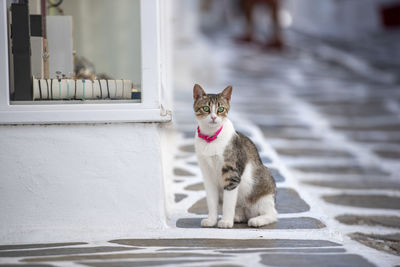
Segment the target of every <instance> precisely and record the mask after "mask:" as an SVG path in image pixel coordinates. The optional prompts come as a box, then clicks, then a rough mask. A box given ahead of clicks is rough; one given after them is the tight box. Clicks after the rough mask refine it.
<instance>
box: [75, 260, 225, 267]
mask: <svg viewBox="0 0 400 267" xmlns="http://www.w3.org/2000/svg"><path fill="white" fill-rule="evenodd" d="M215 261H218V260H205V259H202V260H201V262H215ZM198 262H199V260H159V261H108V262H100V261H99V262H80V263H79V264H82V265H87V266H93V267H136V266H139V267H140V266H162V265H170V266H171V265H172V266H174V265H179V266H181V265H180V264H185V263H186V264H191V263H198ZM191 266H192V265H191Z"/></svg>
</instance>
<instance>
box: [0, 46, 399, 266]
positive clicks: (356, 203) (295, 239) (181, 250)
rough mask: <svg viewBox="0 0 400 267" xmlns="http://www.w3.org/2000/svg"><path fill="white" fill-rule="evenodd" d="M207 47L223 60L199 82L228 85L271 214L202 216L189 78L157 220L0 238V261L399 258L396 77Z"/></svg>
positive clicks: (373, 261) (367, 261)
mask: <svg viewBox="0 0 400 267" xmlns="http://www.w3.org/2000/svg"><path fill="white" fill-rule="evenodd" d="M211 47H212V52H213V53H214V55H215V57H216V58H217V59H216V60H215V61H214V63H213V64H218V66H217V68H218V69H220V72H219V73H218V75H216V76H217V79H215V80H212V81H211V82H209V84H207V85H205V86H204V87H205V89H206V90H212V91H218V90H221V89H223V88H224V86H226V85H227V84H228V83H229V84H232V85H233V86H234V91H233V103H232V112H231V113H230V117H231V119H232V120H233V122H234V124H235V126H236V128H237V130H239V131H241V132H243V133H245V134H246V135H248V136H249V137H250V138H251V139H252V140H253V141H254V142H255V144H256V145H257V147H258V149H259V151H260V154H261V157H262V160H263V162H264V164H265V165H266V166H268V167H269V168H270V169H271V171H272V173H273V175H274V178H275V179H276V182H277V186H278V195H277V209H278V212H279V221H278V222H277V223H274V224H272V225H269V226H265V227H262V228H261V229H254V228H249V227H247V225H245V224H237V225H235V227H234V229H217V228H211V229H204V228H201V227H200V220H201V218H204V217H205V213H206V204H205V200H204V197H205V192H204V190H203V185H202V179H201V173H200V170H199V168H198V166H197V160H196V157H195V155H194V148H193V136H194V131H195V128H196V123H195V121H194V116H193V113H192V109H191V105H192V96H191V87H192V84H191V83H190V84H187V88H185V89H184V90H178V91H177V92H176V102H175V114H174V118H175V122H176V129H177V138H176V139H177V140H176V142H177V147H176V150H175V151H174V155H173V156H174V157H175V160H174V169H173V175H171V177H169V178H170V179H168V180H167V181H166V188H167V198H168V205H167V209H168V227H166V229H154V231H149V232H147V233H143V234H142V235H140V236H135V237H124V238H120V237H117V238H118V239H114V240H109V241H97V242H85V240H81V241H82V242H74V243H52V244H24V245H10V246H0V266H31V267H32V266H395V265H399V264H400V258H399V251H400V247H399V244H400V242H399V241H400V234H399V233H400V231H399V228H400V216H399V209H400V193H399V191H400V181H399V176H398V173H399V171H400V164H398V160H399V157H400V91H399V89H400V88H399V86H398V85H393V84H391V85H387V84H379V83H371V82H366V81H365V79H363V78H361V77H359V76H357V75H355V74H354V73H351V72H349V71H348V70H346V69H343V68H341V67H340V66H337V65H330V64H328V63H326V62H324V61H320V60H318V59H316V58H314V57H312V56H310V55H309V54H307V53H304V52H300V51H297V50H295V49H292V50H288V51H286V52H284V53H265V52H262V51H259V50H257V49H255V48H254V47H240V46H234V45H232V44H230V43H229V42H228V41H226V40H219V41H218V42H217V43H213V44H212V46H211ZM189 50H190V48H189ZM192 52H193V51H192ZM192 52H190V51H189V52H187V51H186V52H185V51H183V50H182V51H181V52H180V53H188V54H184V57H183V58H190V55H191V53H192ZM218 55H223V56H218ZM178 63H179V62H178ZM181 64H184V62H181ZM207 68H211V66H207ZM177 75H180V73H177ZM196 75H197V73H194V74H193V75H192V76H191V77H190V79H189V80H190V82H192V81H193V82H197V76H196ZM210 88H211V89H210Z"/></svg>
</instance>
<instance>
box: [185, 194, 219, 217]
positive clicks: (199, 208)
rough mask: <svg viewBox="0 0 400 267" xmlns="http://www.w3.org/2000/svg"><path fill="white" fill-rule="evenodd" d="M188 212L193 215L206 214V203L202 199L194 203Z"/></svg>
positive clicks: (204, 199)
mask: <svg viewBox="0 0 400 267" xmlns="http://www.w3.org/2000/svg"><path fill="white" fill-rule="evenodd" d="M220 206H221V205H219V207H218V214H221V207H220ZM188 212H190V213H194V214H208V209H207V201H206V198H205V197H204V198H202V199H200V200H198V201H196V203H194V204H193V205H192V206H191V207H190V208H189V209H188Z"/></svg>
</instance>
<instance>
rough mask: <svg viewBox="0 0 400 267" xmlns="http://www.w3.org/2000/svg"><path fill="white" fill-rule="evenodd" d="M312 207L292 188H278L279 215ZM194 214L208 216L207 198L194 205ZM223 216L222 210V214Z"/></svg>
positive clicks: (277, 207)
mask: <svg viewBox="0 0 400 267" xmlns="http://www.w3.org/2000/svg"><path fill="white" fill-rule="evenodd" d="M309 209H310V206H309V205H308V204H307V203H306V202H305V201H304V200H303V199H301V198H300V196H299V194H298V193H297V192H296V191H295V190H293V189H291V188H277V194H276V210H277V211H278V213H298V212H305V211H308V210H309ZM188 211H189V212H190V213H194V214H208V209H207V201H206V198H202V199H200V200H198V201H197V202H196V203H194V204H193V205H192V206H191V207H190V208H189V210H188ZM219 213H220V214H221V208H220V212H219Z"/></svg>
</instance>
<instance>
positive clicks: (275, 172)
mask: <svg viewBox="0 0 400 267" xmlns="http://www.w3.org/2000/svg"><path fill="white" fill-rule="evenodd" d="M268 169H269V171H270V172H271V175H272V177H274V180H275V182H276V183H281V182H284V181H285V177H283V175H282V174H281V173H280V171H279V170H278V169H275V168H268Z"/></svg>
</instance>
